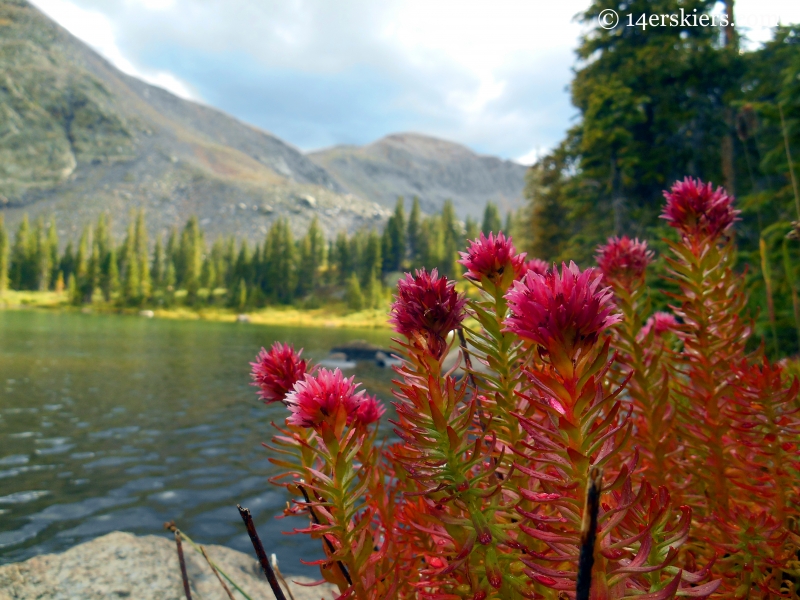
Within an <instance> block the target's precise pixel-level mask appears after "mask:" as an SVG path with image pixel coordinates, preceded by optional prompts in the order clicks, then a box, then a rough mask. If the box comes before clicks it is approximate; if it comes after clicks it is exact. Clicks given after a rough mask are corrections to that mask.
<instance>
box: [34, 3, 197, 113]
mask: <svg viewBox="0 0 800 600" xmlns="http://www.w3.org/2000/svg"><path fill="white" fill-rule="evenodd" d="M31 3H32V4H33V5H34V6H36V8H38V9H39V10H41V11H42V12H43V13H44V14H46V15H47V16H49V17H50V18H51V19H53V20H54V21H56V22H57V23H58V24H59V25H61V26H62V27H64V28H65V29H66V30H67V31H69V32H70V33H71V34H72V35H74V36H75V37H77V38H78V39H80V40H82V41H83V42H85V43H87V44H88V45H89V46H91V47H92V48H93V49H94V50H96V51H97V52H99V53H100V54H101V55H102V56H103V57H104V58H105V59H106V60H108V61H109V62H110V63H111V64H113V65H114V66H115V67H117V68H118V69H119V70H120V71H122V72H123V73H127V74H128V75H132V76H133V77H138V78H139V79H142V80H144V81H146V82H148V83H151V84H153V85H156V86H158V87H161V88H164V89H165V90H167V91H169V92H172V93H173V94H175V95H176V96H180V97H181V98H186V99H188V100H199V98H198V96H197V94H196V93H195V92H194V91H193V90H192V88H191V86H190V85H189V84H187V83H185V82H184V81H181V80H180V79H179V78H178V77H176V76H175V75H174V74H172V73H169V72H167V71H158V70H153V69H146V68H145V69H142V68H139V67H137V66H136V65H134V63H133V62H132V61H131V60H130V59H129V58H128V57H127V56H125V55H124V54H123V52H122V51H121V50H120V47H119V45H118V44H117V36H116V27H115V23H114V22H113V21H112V20H111V19H110V18H109V17H107V16H106V15H104V14H103V13H102V12H99V11H96V10H89V9H85V8H82V7H80V6H77V5H76V4H73V3H72V2H70V1H69V0H31ZM141 3H142V5H144V6H146V7H147V6H152V7H162V6H166V5H168V4H169V5H171V4H174V2H173V1H172V0H141Z"/></svg>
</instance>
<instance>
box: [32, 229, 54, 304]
mask: <svg viewBox="0 0 800 600" xmlns="http://www.w3.org/2000/svg"><path fill="white" fill-rule="evenodd" d="M30 253H31V256H32V261H33V265H34V267H33V268H34V281H33V289H36V290H39V291H40V292H44V291H47V289H48V288H49V287H50V247H49V245H48V238H47V233H46V231H45V224H44V220H43V219H42V217H39V218H38V219H36V227H35V229H34V232H33V235H32V236H31V249H30Z"/></svg>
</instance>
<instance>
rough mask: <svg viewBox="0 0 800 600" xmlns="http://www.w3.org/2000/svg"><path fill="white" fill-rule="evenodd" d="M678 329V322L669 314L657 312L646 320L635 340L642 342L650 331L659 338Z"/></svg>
mask: <svg viewBox="0 0 800 600" xmlns="http://www.w3.org/2000/svg"><path fill="white" fill-rule="evenodd" d="M677 328H678V321H677V320H676V319H675V317H674V316H672V314H670V313H666V312H657V313H655V314H654V315H653V316H652V317H650V318H649V319H647V322H646V323H645V324H644V326H643V327H642V329H641V331H639V334H638V335H637V336H636V339H637V340H639V341H642V340H644V339H646V338H647V336H648V335H650V332H651V331H652V332H653V334H654V335H655V336H656V337H661V336H663V335H664V334H665V333H667V332H669V331H675V330H676V329H677Z"/></svg>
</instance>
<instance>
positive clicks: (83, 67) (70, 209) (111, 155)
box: [0, 0, 387, 239]
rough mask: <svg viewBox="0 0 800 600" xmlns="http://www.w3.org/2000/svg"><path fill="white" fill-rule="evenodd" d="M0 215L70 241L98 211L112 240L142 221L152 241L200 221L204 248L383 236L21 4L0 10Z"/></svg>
mask: <svg viewBox="0 0 800 600" xmlns="http://www.w3.org/2000/svg"><path fill="white" fill-rule="evenodd" d="M0 115H2V116H1V117H0V208H2V210H3V213H4V215H5V217H6V220H7V221H8V222H9V223H10V224H11V225H12V227H13V226H14V224H15V222H16V221H18V220H19V219H20V218H21V215H22V214H23V213H24V212H27V213H28V214H29V215H30V216H31V217H33V218H35V217H37V216H38V215H42V216H44V217H45V219H49V218H50V217H51V215H54V216H55V218H56V221H57V223H58V226H59V229H60V230H61V231H62V232H63V233H64V234H65V236H70V235H73V234H74V232H76V231H78V230H79V229H80V228H81V227H82V226H83V224H84V223H86V222H87V221H89V220H93V219H95V218H96V216H97V215H98V214H99V213H100V212H102V211H108V212H109V213H110V214H111V215H112V222H113V223H115V228H116V229H117V230H118V232H119V230H120V229H121V228H122V227H123V226H124V224H125V221H126V220H127V216H128V213H129V212H130V210H132V209H138V208H144V209H145V211H146V215H147V221H148V227H149V229H150V230H151V233H156V232H157V231H162V230H164V229H166V228H168V227H170V226H173V225H177V226H180V225H182V224H183V223H184V222H185V221H186V219H187V218H188V217H189V215H192V214H195V215H197V216H198V217H199V218H200V221H201V223H202V224H203V226H204V228H205V229H206V230H207V231H209V233H210V234H211V236H212V237H213V236H215V235H217V234H220V233H231V232H235V233H236V234H237V235H242V236H247V237H250V238H259V239H260V238H261V237H263V234H264V233H265V232H266V230H267V228H268V227H269V225H270V223H271V222H272V221H273V220H274V219H275V218H277V216H278V215H289V216H290V218H291V220H292V223H293V225H294V228H295V230H296V231H297V232H300V231H302V230H304V229H305V227H306V226H307V224H308V223H309V222H310V220H311V218H312V217H313V216H315V215H316V216H318V217H319V218H320V221H321V223H322V225H323V227H324V228H325V229H326V230H327V231H328V232H331V233H333V232H336V231H338V230H340V229H348V230H351V231H352V230H354V229H356V228H358V227H362V226H373V225H378V224H380V223H381V222H382V221H383V220H384V219H385V218H386V216H387V212H386V211H384V210H382V209H381V208H380V207H379V206H377V205H376V204H375V203H373V202H371V201H369V200H365V199H361V198H357V197H355V196H353V195H351V194H349V193H348V192H347V191H346V190H345V189H344V188H343V187H342V186H341V185H340V184H338V183H337V182H336V181H335V179H334V178H333V177H331V176H330V175H329V174H328V173H327V172H326V171H325V170H324V169H323V168H322V167H320V166H318V165H317V164H316V163H314V162H312V161H311V160H309V159H308V158H307V157H306V156H304V155H303V154H302V153H301V152H300V151H298V150H297V149H296V148H294V147H292V146H290V145H289V144H286V143H285V142H283V141H282V140H280V139H278V138H277V137H275V136H272V135H270V134H268V133H265V132H263V131H260V130H258V129H256V128H254V127H251V126H249V125H246V124H244V123H241V122H239V121H237V120H236V119H234V118H232V117H229V116H227V115H225V114H223V113H221V112H219V111H217V110H214V109H212V108H208V107H205V106H201V105H199V104H195V103H193V102H188V101H186V100H182V99H180V98H177V97H175V96H173V95H172V94H170V93H168V92H166V91H164V90H162V89H160V88H157V87H154V86H150V85H148V84H146V83H144V82H142V81H139V80H137V79H134V78H132V77H128V76H126V75H124V74H123V73H121V72H120V71H118V70H117V69H115V68H114V67H112V66H111V65H110V64H109V63H107V62H106V61H105V60H104V59H102V58H101V57H100V56H98V55H97V54H96V53H95V52H94V51H92V50H91V49H89V48H88V47H87V46H86V45H84V44H83V43H82V42H80V41H79V40H77V39H75V38H74V37H72V36H71V35H70V34H69V33H68V32H66V31H65V30H63V29H62V28H61V27H59V26H58V25H56V24H55V23H53V22H52V21H50V20H49V19H48V18H47V17H45V16H44V15H42V14H41V13H40V12H39V11H38V10H37V9H35V8H34V7H32V6H31V5H30V4H28V3H27V2H26V1H25V0H0Z"/></svg>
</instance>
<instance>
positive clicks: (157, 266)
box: [150, 233, 165, 288]
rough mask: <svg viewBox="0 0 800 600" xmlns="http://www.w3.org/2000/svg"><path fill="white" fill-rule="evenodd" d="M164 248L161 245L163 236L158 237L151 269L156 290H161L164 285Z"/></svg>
mask: <svg viewBox="0 0 800 600" xmlns="http://www.w3.org/2000/svg"><path fill="white" fill-rule="evenodd" d="M164 270H165V268H164V248H163V246H162V245H161V234H160V233H159V234H158V236H156V245H155V248H153V263H152V266H151V267H150V278H151V280H152V282H153V287H154V288H161V287H162V285H163V283H164V275H165V273H164Z"/></svg>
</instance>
